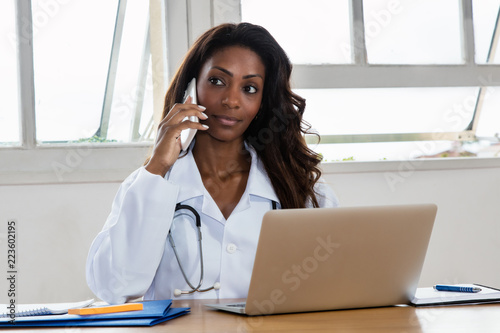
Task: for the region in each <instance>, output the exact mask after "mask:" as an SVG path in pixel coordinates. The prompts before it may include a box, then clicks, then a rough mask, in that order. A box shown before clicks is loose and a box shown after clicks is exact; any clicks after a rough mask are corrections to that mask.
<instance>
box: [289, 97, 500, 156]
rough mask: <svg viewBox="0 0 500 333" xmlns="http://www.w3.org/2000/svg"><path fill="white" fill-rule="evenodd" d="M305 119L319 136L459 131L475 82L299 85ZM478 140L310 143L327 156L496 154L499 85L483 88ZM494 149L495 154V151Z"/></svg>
mask: <svg viewBox="0 0 500 333" xmlns="http://www.w3.org/2000/svg"><path fill="white" fill-rule="evenodd" d="M295 92H296V93H298V94H299V95H301V96H302V97H304V98H306V101H307V107H306V111H305V113H304V120H306V121H307V122H308V123H309V124H311V126H312V130H314V131H316V132H318V133H319V134H320V135H349V134H390V133H436V138H437V139H439V138H440V133H443V132H460V131H463V130H465V129H466V128H467V127H468V126H469V125H470V123H471V121H472V117H473V114H474V110H475V105H476V100H477V96H478V92H479V88H478V87H460V88H456V87H454V88H383V89H317V90H316V89H302V90H295ZM485 92H486V93H485V95H484V103H483V107H482V109H481V113H480V117H479V123H478V128H477V132H476V134H477V136H478V140H477V141H476V142H453V141H443V140H437V141H414V142H382V143H346V144H319V145H311V148H312V149H314V150H315V151H317V152H319V153H321V154H323V156H324V158H325V160H326V161H338V160H344V159H348V160H350V159H354V160H357V161H360V160H385V159H388V160H400V159H413V158H420V157H446V156H457V157H460V156H500V146H499V144H498V137H499V135H500V112H499V110H498V105H500V88H498V87H488V89H487V90H486V91H485ZM495 154H496V155H495Z"/></svg>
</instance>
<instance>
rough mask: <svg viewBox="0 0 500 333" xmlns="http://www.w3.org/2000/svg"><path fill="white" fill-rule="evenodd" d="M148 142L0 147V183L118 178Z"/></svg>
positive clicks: (139, 158)
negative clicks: (0, 157)
mask: <svg viewBox="0 0 500 333" xmlns="http://www.w3.org/2000/svg"><path fill="white" fill-rule="evenodd" d="M151 146H152V143H150V142H148V143H137V144H133V143H132V144H116V143H109V144H108V143H99V144H81V145H76V144H72V145H68V144H51V145H41V146H37V148H35V149H25V148H23V147H12V148H10V149H2V150H0V154H1V155H2V159H1V160H2V163H1V165H0V185H28V184H65V183H94V182H121V181H123V179H125V178H126V177H127V176H128V175H129V174H130V173H131V172H132V171H133V170H135V169H137V168H138V167H140V166H141V165H142V164H143V163H144V160H145V159H146V157H147V155H148V153H149V151H150V149H151Z"/></svg>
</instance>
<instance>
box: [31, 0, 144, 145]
mask: <svg viewBox="0 0 500 333" xmlns="http://www.w3.org/2000/svg"><path fill="white" fill-rule="evenodd" d="M96 8H99V10H96ZM148 10H149V7H148V2H145V1H137V0H128V1H121V2H120V1H117V0H115V1H105V2H102V1H97V0H93V1H88V0H84V1H83V0H74V1H71V2H67V3H66V2H64V4H58V3H57V2H53V3H51V5H49V3H47V2H46V1H42V0H35V1H33V2H32V18H33V57H34V74H35V96H36V103H35V110H36V129H37V132H36V133H37V141H39V142H42V143H55V142H68V141H86V140H93V139H97V140H100V141H119V142H130V141H137V140H138V139H139V138H140V137H141V133H140V132H141V131H140V130H142V133H144V131H145V127H144V123H147V116H149V118H151V116H152V113H151V112H149V113H148V112H144V113H145V114H142V113H143V112H142V111H143V110H145V111H150V110H151V108H143V105H144V103H150V100H151V95H150V94H147V90H146V89H145V87H146V84H145V83H146V82H145V81H146V80H148V79H149V80H151V76H149V78H148V77H147V74H148V67H149V63H150V59H149V58H150V57H149V56H150V54H149V48H148V47H147V43H146V41H147V38H149V36H147V33H148V29H147V28H148V23H149V22H148V18H149V12H148ZM89 18H92V20H91V21H89ZM142 58H145V59H142ZM149 86H151V85H149ZM145 98H146V99H147V101H145ZM136 113H138V115H137V116H136ZM134 122H137V123H138V124H135V123H134ZM141 123H142V125H143V126H142V127H141V126H138V125H141ZM132 126H136V128H135V132H134V133H131V131H132V129H131V127H132Z"/></svg>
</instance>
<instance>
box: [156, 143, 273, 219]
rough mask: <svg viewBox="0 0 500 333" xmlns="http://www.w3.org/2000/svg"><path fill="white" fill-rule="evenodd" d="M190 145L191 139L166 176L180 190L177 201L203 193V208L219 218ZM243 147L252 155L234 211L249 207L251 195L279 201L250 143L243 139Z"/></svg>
mask: <svg viewBox="0 0 500 333" xmlns="http://www.w3.org/2000/svg"><path fill="white" fill-rule="evenodd" d="M193 147H194V142H193V144H192V145H191V147H190V149H189V151H188V153H187V154H186V155H185V156H183V157H181V158H179V159H178V160H177V161H176V162H175V164H174V166H173V167H172V169H171V170H170V171H169V173H167V175H166V176H165V178H166V179H167V180H168V181H170V182H172V183H174V184H177V185H179V187H180V190H179V195H178V198H177V202H184V201H186V200H189V199H192V198H195V197H198V196H203V197H204V200H203V208H202V211H203V212H204V213H206V214H208V215H210V216H212V217H214V218H216V219H218V220H220V217H221V216H222V213H221V212H220V210H219V209H218V208H217V205H216V204H215V202H213V199H212V198H211V197H210V195H209V193H208V191H207V190H206V189H205V187H204V185H203V181H202V180H201V175H200V172H199V170H198V167H197V165H196V162H195V160H194V156H193V152H192V151H193ZM245 148H246V149H247V150H248V152H249V153H250V156H251V157H252V162H251V166H250V174H249V176H248V182H247V187H246V189H245V192H244V194H243V196H242V197H241V200H240V202H239V203H238V206H237V207H236V208H235V210H234V212H236V211H241V210H244V209H246V208H248V207H249V206H250V196H251V195H254V196H259V197H262V198H265V199H268V200H273V201H276V202H279V201H278V197H277V196H276V193H275V192H274V188H273V186H272V185H271V181H270V179H269V177H268V175H267V172H266V171H265V168H264V165H263V163H262V161H261V160H260V159H259V158H258V156H257V152H256V151H255V149H254V148H253V147H252V146H250V145H249V144H247V143H246V142H245ZM208 201H210V203H212V202H213V205H212V204H210V203H209V202H208ZM210 207H212V208H214V209H215V208H217V209H215V211H214V209H212V208H210ZM215 215H217V216H215ZM219 215H220V216H219Z"/></svg>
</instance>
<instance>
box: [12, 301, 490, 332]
mask: <svg viewBox="0 0 500 333" xmlns="http://www.w3.org/2000/svg"><path fill="white" fill-rule="evenodd" d="M223 301H224V302H226V301H227V300H223ZM223 301H221V302H223ZM215 302H217V301H213V300H212V301H206V300H196V301H174V304H173V306H174V307H190V308H191V313H190V314H188V315H185V316H181V317H179V318H176V319H173V320H171V321H167V322H165V323H162V324H158V325H156V326H153V327H144V328H141V327H110V328H101V327H93V328H92V327H89V328H46V329H43V328H42V329H13V330H8V331H16V332H40V331H46V332H51V331H59V332H65V333H66V332H68V333H70V332H71V333H76V332H82V331H83V332H92V333H95V332H107V333H109V332H130V333H131V332H183V333H186V332H218V333H220V332H238V333H240V332H241V333H243V332H342V333H352V332H355V333H361V332H362V333H367V332H370V333H372V332H374V333H378V332H380V333H382V332H383V333H392V332H397V333H417V332H418V333H421V332H422V333H429V332H432V333H447V332H453V333H462V332H463V333H472V332H473V333H482V332H492V333H493V332H495V333H498V332H500V304H483V305H467V306H452V307H451V306H450V307H428V308H414V307H387V308H373V309H359V310H340V311H325V312H311V313H296V314H285V315H273V316H258V317H247V316H242V315H237V314H231V313H225V312H222V311H216V310H212V309H208V308H206V307H205V306H204V304H208V303H215Z"/></svg>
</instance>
